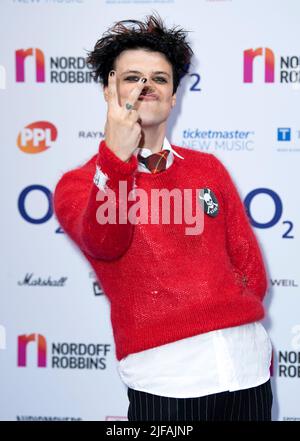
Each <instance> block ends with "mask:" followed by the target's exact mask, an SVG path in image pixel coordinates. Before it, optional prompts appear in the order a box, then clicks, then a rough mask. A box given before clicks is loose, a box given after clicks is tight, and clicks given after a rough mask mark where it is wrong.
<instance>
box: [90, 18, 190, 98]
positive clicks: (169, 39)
mask: <svg viewBox="0 0 300 441" xmlns="http://www.w3.org/2000/svg"><path fill="white" fill-rule="evenodd" d="M126 23H129V24H132V25H133V26H129V27H128V26H126ZM186 32H188V31H185V30H183V29H182V28H179V29H178V26H175V27H173V28H171V29H167V28H166V27H165V25H164V23H163V21H162V19H161V18H160V17H159V15H158V14H157V17H156V16H155V14H152V15H148V16H146V18H145V21H144V22H142V21H139V20H121V21H118V22H115V24H114V25H113V26H112V27H110V28H109V29H108V30H107V31H106V32H104V34H103V36H102V38H100V40H98V41H97V43H96V44H95V47H94V50H93V51H90V52H88V57H87V59H86V62H87V65H88V66H89V67H90V68H91V69H92V76H93V78H94V79H95V81H97V82H100V83H102V84H103V85H104V86H107V85H108V74H109V72H110V71H111V70H112V69H114V68H115V60H116V58H117V56H118V55H119V54H120V53H121V52H122V51H124V50H126V49H144V50H149V51H156V52H161V53H162V54H164V55H165V57H166V58H167V60H168V61H169V62H170V64H171V65H172V70H173V94H174V93H175V92H176V90H177V87H178V85H179V83H180V80H181V78H182V77H183V76H184V75H185V74H187V73H188V69H189V65H190V62H191V58H192V55H193V51H192V49H191V47H190V46H189V44H188V43H187V42H186V35H185V34H186Z"/></svg>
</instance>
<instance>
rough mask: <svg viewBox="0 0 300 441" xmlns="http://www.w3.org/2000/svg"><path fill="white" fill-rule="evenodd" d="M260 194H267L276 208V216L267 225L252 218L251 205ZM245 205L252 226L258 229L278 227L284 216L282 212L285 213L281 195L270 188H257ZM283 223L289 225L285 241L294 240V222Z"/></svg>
mask: <svg viewBox="0 0 300 441" xmlns="http://www.w3.org/2000/svg"><path fill="white" fill-rule="evenodd" d="M259 194H267V195H268V196H269V197H270V198H271V199H272V201H273V202H274V208H275V210H274V216H273V217H272V219H271V220H270V221H269V222H265V223H262V222H257V221H256V220H255V219H253V217H252V216H251V211H250V204H251V202H252V201H253V199H254V198H255V196H257V195H259ZM244 204H245V207H246V211H247V214H248V216H249V218H250V222H251V225H253V226H254V227H256V228H271V227H274V225H276V224H277V223H278V222H279V220H280V218H281V216H282V211H283V206H282V201H281V199H280V197H279V195H278V194H277V193H276V192H275V191H273V190H270V189H269V188H257V189H256V190H252V191H250V193H249V194H248V195H247V196H246V198H245V201H244ZM282 223H283V224H286V225H287V230H286V231H285V232H284V233H283V235H282V238H283V239H294V236H292V235H291V234H290V232H291V231H292V229H293V226H294V225H293V222H291V221H290V220H284V221H283V222H282Z"/></svg>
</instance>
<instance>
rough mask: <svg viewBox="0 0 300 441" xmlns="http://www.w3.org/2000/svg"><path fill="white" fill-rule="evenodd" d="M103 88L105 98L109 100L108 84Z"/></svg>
mask: <svg viewBox="0 0 300 441" xmlns="http://www.w3.org/2000/svg"><path fill="white" fill-rule="evenodd" d="M102 90H103V96H104V99H105V101H106V102H107V100H108V87H107V86H103V88H102Z"/></svg>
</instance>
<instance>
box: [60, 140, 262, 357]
mask: <svg viewBox="0 0 300 441" xmlns="http://www.w3.org/2000/svg"><path fill="white" fill-rule="evenodd" d="M172 147H173V148H174V149H175V151H177V152H178V153H179V154H180V155H182V156H183V157H184V159H180V158H179V159H178V157H177V156H176V155H174V162H173V164H172V165H171V166H170V167H169V168H168V169H166V170H165V171H162V172H160V173H158V174H151V173H143V172H139V171H138V170H137V159H136V157H135V156H134V155H132V157H131V158H130V160H129V162H124V161H122V160H121V159H119V158H118V157H117V156H116V155H115V154H114V153H113V152H112V151H111V150H110V149H109V148H108V147H107V145H106V144H105V141H101V143H100V148H99V152H98V153H97V154H96V155H94V156H93V157H92V158H91V159H90V160H89V161H88V162H86V163H85V164H84V165H82V166H80V167H78V168H76V169H74V170H71V171H69V172H67V173H65V174H64V175H63V176H62V178H61V179H60V180H59V182H58V184H57V186H56V188H55V192H54V209H55V213H56V216H57V218H58V221H59V222H60V224H61V226H62V228H63V229H64V231H65V232H66V233H67V234H68V235H69V237H70V238H71V239H72V240H73V241H75V243H76V244H77V245H78V247H79V248H80V249H81V250H82V252H83V253H84V255H85V256H86V258H87V259H88V260H89V262H90V264H91V266H92V267H93V269H94V271H95V273H96V275H97V277H98V279H99V281H100V283H101V285H102V287H103V290H104V292H105V294H106V296H107V297H108V299H109V300H110V307H111V323H112V329H113V334H114V339H115V346H116V357H117V359H118V360H120V359H121V358H123V357H125V356H126V355H128V354H130V353H134V352H139V351H142V350H145V349H149V348H152V347H156V346H160V345H163V344H166V343H170V342H173V341H176V340H179V339H182V338H186V337H191V336H193V335H196V334H200V333H204V332H208V331H212V330H216V329H222V328H227V327H231V326H237V325H241V324H244V323H249V322H253V321H256V320H260V319H262V318H263V317H264V307H263V305H262V300H263V298H264V296H265V293H266V290H267V278H266V271H265V267H264V263H263V258H262V255H261V252H260V248H259V245H258V242H257V240H256V237H255V235H254V232H253V230H252V228H251V225H250V223H249V219H248V217H247V214H246V211H245V208H244V205H243V203H242V201H241V199H240V197H239V194H238V191H237V189H236V187H235V185H234V183H233V181H232V179H231V177H230V175H229V173H228V171H227V170H226V168H225V167H224V165H223V164H222V163H221V162H220V160H219V159H217V157H216V156H214V155H213V154H211V153H203V152H197V151H193V150H190V149H186V148H183V147H178V146H175V145H172ZM96 164H97V165H98V166H99V167H100V168H101V170H102V171H103V172H104V173H106V174H107V175H108V177H109V180H108V182H107V185H108V187H109V188H111V189H113V190H115V192H116V195H118V188H119V186H118V184H119V181H120V180H122V181H125V180H126V181H127V189H128V192H129V191H131V190H132V188H133V187H136V188H140V189H143V190H145V191H146V192H147V193H149V192H150V191H151V189H152V188H158V189H162V188H165V189H168V190H170V191H171V190H172V189H174V188H178V189H181V191H183V189H194V190H196V189H201V188H209V189H211V190H212V191H213V193H214V194H215V196H216V198H217V200H218V202H219V213H218V215H217V216H215V217H212V216H209V215H207V214H205V215H204V217H205V219H204V230H203V232H202V233H201V234H197V235H196V234H195V235H187V234H185V228H186V227H187V224H184V221H183V223H182V224H176V223H174V222H172V216H171V222H170V224H163V223H161V222H160V223H158V224H153V223H152V224H151V223H144V224H143V223H140V224H136V225H134V224H133V223H131V222H128V223H123V224H118V223H116V224H112V223H111V224H104V225H101V224H100V223H98V222H97V219H96V212H97V209H98V208H99V206H100V205H101V204H103V203H104V202H105V198H104V201H99V200H98V201H97V200H96V195H97V193H98V192H101V191H102V190H99V189H98V188H97V187H96V185H95V184H94V182H93V177H94V174H95V170H96ZM98 195H99V194H98ZM98 199H99V198H98ZM135 202H136V201H135ZM133 203H134V202H131V203H130V202H129V203H128V209H129V208H130V206H131V204H133ZM170 206H171V210H172V207H173V206H172V204H171V203H170ZM116 207H117V208H118V207H119V199H118V197H117V198H116ZM117 219H118V217H117ZM189 226H190V225H189Z"/></svg>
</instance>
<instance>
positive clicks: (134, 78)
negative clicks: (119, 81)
mask: <svg viewBox="0 0 300 441" xmlns="http://www.w3.org/2000/svg"><path fill="white" fill-rule="evenodd" d="M139 79H140V78H139V77H127V78H125V80H128V81H139Z"/></svg>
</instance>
